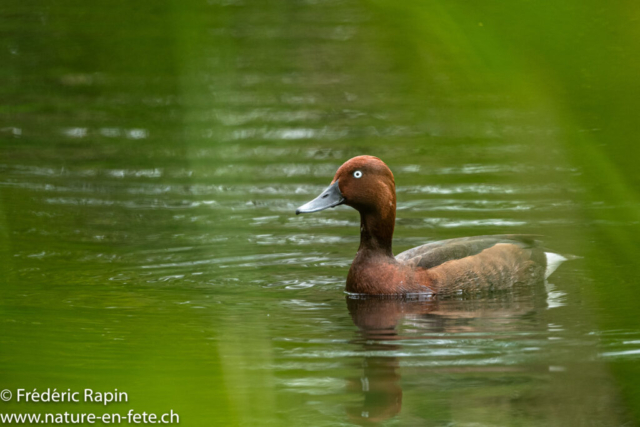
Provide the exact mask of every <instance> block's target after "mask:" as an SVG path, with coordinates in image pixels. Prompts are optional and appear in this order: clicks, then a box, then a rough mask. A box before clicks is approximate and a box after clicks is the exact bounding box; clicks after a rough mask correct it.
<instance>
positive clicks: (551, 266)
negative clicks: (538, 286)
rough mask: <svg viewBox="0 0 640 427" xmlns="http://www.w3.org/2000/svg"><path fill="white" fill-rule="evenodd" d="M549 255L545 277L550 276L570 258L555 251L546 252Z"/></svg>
mask: <svg viewBox="0 0 640 427" xmlns="http://www.w3.org/2000/svg"><path fill="white" fill-rule="evenodd" d="M544 254H545V255H546V257H547V269H546V270H545V272H544V278H545V279H546V278H548V277H549V276H551V274H552V273H553V272H554V271H556V269H557V268H558V267H560V264H562V263H563V262H565V261H567V259H568V258H565V257H563V256H562V255H558V254H554V253H553V252H545V253H544Z"/></svg>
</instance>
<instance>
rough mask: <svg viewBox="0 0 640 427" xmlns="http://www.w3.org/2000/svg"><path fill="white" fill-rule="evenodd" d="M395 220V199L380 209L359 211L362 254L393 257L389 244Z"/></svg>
mask: <svg viewBox="0 0 640 427" xmlns="http://www.w3.org/2000/svg"><path fill="white" fill-rule="evenodd" d="M395 222H396V204H395V200H394V201H393V202H392V203H390V204H388V205H387V208H385V209H381V210H371V211H364V212H363V211H361V212H360V248H359V249H358V253H359V254H362V255H370V256H371V255H382V256H385V257H390V258H394V257H393V252H392V250H391V244H392V240H393V229H394V227H395Z"/></svg>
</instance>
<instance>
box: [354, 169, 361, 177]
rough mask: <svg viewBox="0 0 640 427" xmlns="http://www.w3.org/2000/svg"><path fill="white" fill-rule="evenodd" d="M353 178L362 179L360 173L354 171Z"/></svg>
mask: <svg viewBox="0 0 640 427" xmlns="http://www.w3.org/2000/svg"><path fill="white" fill-rule="evenodd" d="M353 176H354V177H355V178H362V172H360V171H355V172H354V173H353Z"/></svg>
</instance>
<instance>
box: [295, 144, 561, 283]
mask: <svg viewBox="0 0 640 427" xmlns="http://www.w3.org/2000/svg"><path fill="white" fill-rule="evenodd" d="M342 204H345V205H347V206H351V207H352V208H354V209H356V210H357V211H358V212H360V247H359V248H358V253H357V254H356V257H355V259H354V260H353V263H352V264H351V268H350V269H349V275H348V276H347V287H346V290H347V292H350V293H360V294H370V295H394V294H395V295H398V294H411V293H431V294H442V293H452V292H476V291H485V290H498V289H506V288H510V287H512V286H514V285H516V284H519V283H523V284H527V283H534V282H537V281H540V280H543V279H545V278H547V277H548V276H549V275H550V274H551V273H552V272H553V271H554V270H555V269H556V268H557V267H558V265H560V263H561V262H562V261H565V260H566V258H564V257H562V256H560V255H557V254H553V253H550V252H544V250H543V249H542V248H541V247H540V244H539V242H538V241H537V240H536V239H535V236H530V235H521V234H502V235H494V236H475V237H463V238H459V239H450V240H443V241H440V242H435V243H429V244H426V245H422V246H418V247H416V248H413V249H409V250H407V251H405V252H402V253H401V254H399V255H398V256H394V255H393V252H392V251H391V243H392V239H393V229H394V226H395V220H396V187H395V181H394V179H393V174H392V173H391V170H390V169H389V168H388V167H387V165H386V164H385V163H384V162H383V161H382V160H380V159H378V158H377V157H373V156H358V157H354V158H353V159H351V160H348V161H347V162H346V163H344V164H343V165H342V166H340V168H339V169H338V171H337V172H336V175H335V177H334V178H333V181H332V182H331V185H330V186H329V187H327V189H325V190H324V191H323V192H322V193H321V194H320V195H319V196H318V197H316V198H315V199H314V200H312V201H310V202H309V203H306V204H304V205H302V206H300V207H299V208H298V209H297V210H296V214H301V213H311V212H318V211H321V210H324V209H327V208H332V207H335V206H338V205H342Z"/></svg>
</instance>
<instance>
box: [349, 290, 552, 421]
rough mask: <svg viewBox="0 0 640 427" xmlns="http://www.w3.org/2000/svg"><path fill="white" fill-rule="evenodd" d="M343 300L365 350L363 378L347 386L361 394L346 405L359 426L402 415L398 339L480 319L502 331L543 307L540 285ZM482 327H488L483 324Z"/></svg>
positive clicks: (457, 328) (458, 328) (457, 329)
mask: <svg viewBox="0 0 640 427" xmlns="http://www.w3.org/2000/svg"><path fill="white" fill-rule="evenodd" d="M346 302H347V307H348V309H349V313H350V314H351V318H352V320H353V323H354V324H355V325H356V326H357V327H358V329H359V337H358V338H357V339H355V340H354V343H357V344H359V345H361V346H362V350H363V353H364V354H365V356H364V358H363V360H362V367H363V375H362V377H360V378H352V379H350V380H349V384H348V388H349V391H351V392H353V393H359V392H361V393H362V395H363V397H364V400H362V401H361V402H362V403H360V404H358V405H354V406H351V407H349V408H348V409H347V412H348V415H349V418H350V419H351V421H353V422H355V423H358V424H376V423H378V422H381V421H384V420H387V419H389V418H392V417H394V416H395V415H397V414H399V413H400V410H401V409H402V386H401V381H400V380H401V370H400V358H399V357H398V356H399V355H400V353H401V351H402V340H405V339H412V340H415V339H426V340H428V339H431V338H432V337H429V333H461V332H464V333H468V332H474V331H476V330H478V327H476V326H474V323H477V322H475V321H476V320H478V319H480V318H486V319H490V320H491V322H493V323H494V324H497V325H499V326H500V329H501V330H504V328H507V329H508V328H509V323H513V320H514V317H517V318H526V317H527V315H530V314H532V313H534V312H535V311H536V310H537V309H539V308H543V307H546V302H545V298H544V288H543V286H542V287H535V288H530V289H529V290H528V291H526V292H525V293H524V294H523V292H515V291H514V292H509V293H502V294H501V295H494V296H483V297H475V298H469V297H466V298H462V297H461V298H457V299H452V298H449V299H444V300H437V299H425V298H423V299H410V298H407V297H390V298H383V297H371V296H369V297H366V296H353V295H348V296H347V297H346ZM497 325H496V326H497ZM515 327H516V326H514V328H515ZM482 331H483V332H486V331H487V328H486V325H484V326H483V327H482ZM401 333H402V335H401ZM433 338H434V339H435V337H433ZM437 338H438V339H441V336H438V337H437ZM477 369H481V368H480V367H478V368H477Z"/></svg>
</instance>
